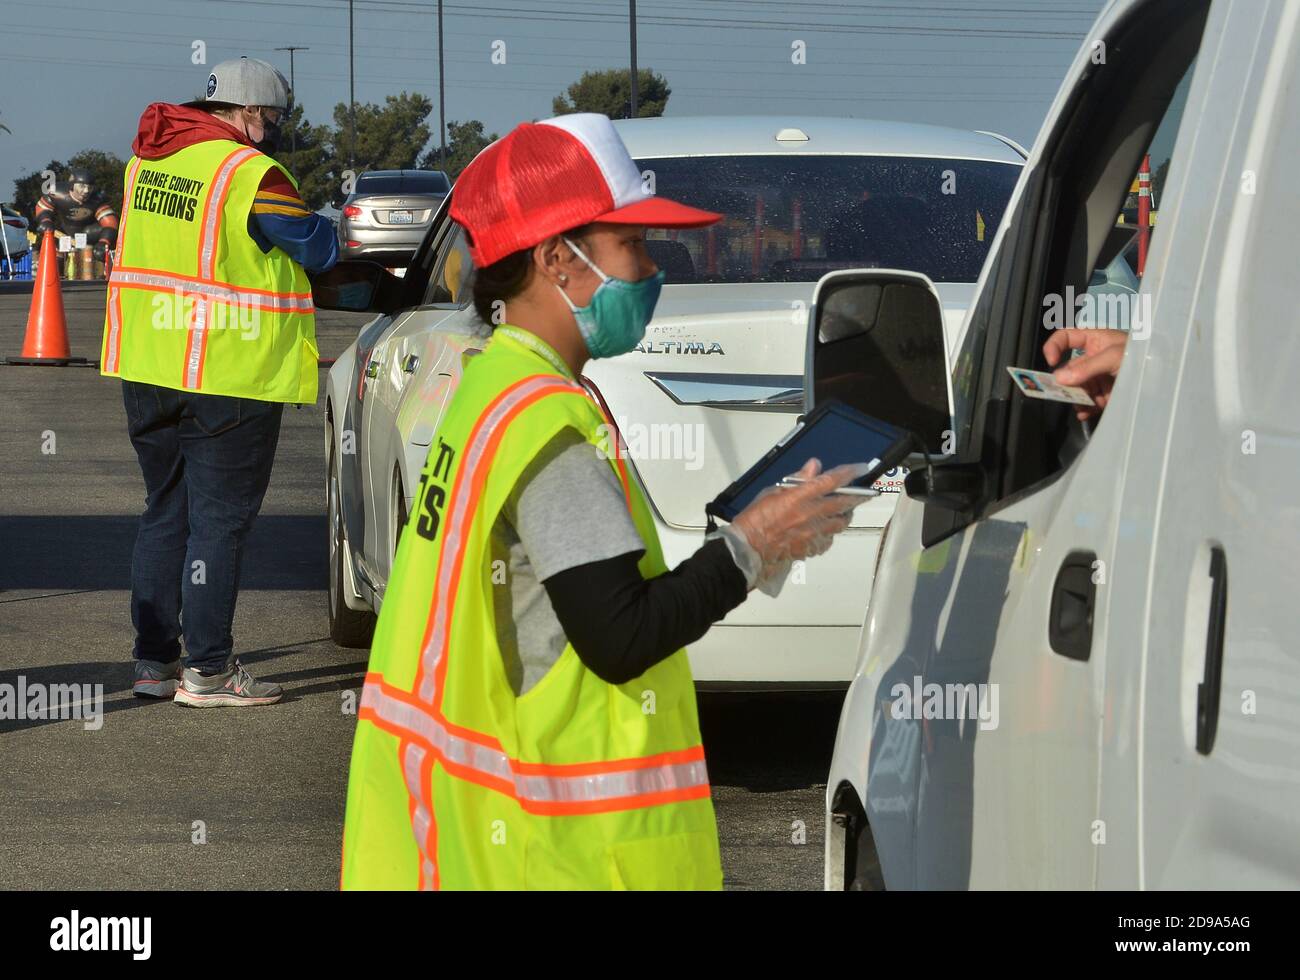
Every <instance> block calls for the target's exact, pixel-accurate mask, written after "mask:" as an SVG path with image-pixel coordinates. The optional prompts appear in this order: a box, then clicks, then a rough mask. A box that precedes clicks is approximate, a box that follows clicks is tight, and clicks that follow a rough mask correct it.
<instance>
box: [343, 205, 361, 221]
mask: <svg viewBox="0 0 1300 980" xmlns="http://www.w3.org/2000/svg"><path fill="white" fill-rule="evenodd" d="M360 216H361V209H360V208H359V207H357V206H356V205H355V204H349V205H348V206H347V207H345V208H344V209H343V217H345V218H359V217H360Z"/></svg>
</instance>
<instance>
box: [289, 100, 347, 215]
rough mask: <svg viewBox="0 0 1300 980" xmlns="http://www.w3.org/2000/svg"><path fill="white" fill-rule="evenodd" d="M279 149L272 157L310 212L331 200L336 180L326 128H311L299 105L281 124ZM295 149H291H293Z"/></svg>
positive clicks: (327, 129) (332, 154)
mask: <svg viewBox="0 0 1300 980" xmlns="http://www.w3.org/2000/svg"><path fill="white" fill-rule="evenodd" d="M281 129H282V130H283V132H282V134H281V136H280V149H279V151H278V152H277V153H276V154H275V158H276V159H277V160H279V161H280V162H281V163H282V164H284V167H285V169H286V170H288V171H289V173H291V174H293V176H294V179H295V180H297V181H298V193H299V194H301V195H302V199H303V200H304V201H306V202H307V207H309V208H311V209H312V210H313V211H316V210H319V209H320V208H322V207H324V206H325V205H326V204H328V203H329V202H330V201H331V200H332V199H333V197H334V189H335V188H336V187H337V186H338V178H337V176H336V175H335V174H334V172H333V165H334V159H333V156H334V150H333V147H332V146H331V145H330V128H329V127H328V126H313V125H311V123H310V122H308V121H307V120H306V119H305V118H304V117H303V111H302V106H300V105H295V106H294V107H293V111H292V112H291V113H290V114H289V117H288V118H287V119H286V120H285V121H284V122H283V123H281ZM295 145H296V146H297V149H296V150H294V149H293V147H294V146H295Z"/></svg>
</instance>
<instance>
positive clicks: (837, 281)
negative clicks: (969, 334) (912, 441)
mask: <svg viewBox="0 0 1300 980" xmlns="http://www.w3.org/2000/svg"><path fill="white" fill-rule="evenodd" d="M828 398H838V399H839V400H840V401H842V402H844V403H845V404H847V405H850V406H852V407H853V408H856V409H857V410H858V411H860V412H863V413H865V414H866V415H870V416H872V417H873V418H877V419H880V420H881V421H882V422H888V423H889V424H891V425H896V426H898V427H899V428H902V429H906V430H908V431H909V432H912V433H914V434H915V435H916V436H917V438H918V439H919V440H920V441H921V443H922V444H923V445H924V446H925V448H926V451H927V452H929V453H930V454H931V455H932V456H942V455H946V453H947V451H950V450H951V446H950V444H949V443H950V440H949V439H947V438H945V436H946V434H947V433H949V432H951V431H952V429H953V425H952V384H951V373H950V371H949V368H948V343H947V338H946V336H945V333H944V326H943V305H942V304H941V303H940V301H939V293H938V291H937V290H936V289H935V288H934V283H933V282H931V281H930V278H929V277H928V276H925V275H923V274H921V273H919V272H903V271H899V270H894V269H862V270H848V271H836V272H831V273H828V274H827V275H825V276H823V277H822V278H821V280H820V281H819V282H818V283H817V288H816V290H815V292H814V293H813V305H812V311H811V315H810V316H809V323H808V345H807V358H806V360H805V362H804V410H805V411H812V409H814V408H815V407H816V406H817V405H819V404H820V403H821V402H823V401H825V400H826V399H828Z"/></svg>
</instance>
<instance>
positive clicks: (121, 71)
mask: <svg viewBox="0 0 1300 980" xmlns="http://www.w3.org/2000/svg"><path fill="white" fill-rule="evenodd" d="M1102 5H1103V4H1102V0H827V2H813V0H639V2H638V3H637V5H636V6H637V20H638V29H637V40H638V63H639V65H640V67H642V68H652V69H654V70H655V71H657V72H659V73H660V74H662V75H664V76H666V77H667V79H668V83H669V86H670V87H671V88H672V97H671V99H670V100H669V103H668V110H667V113H666V114H667V115H669V116H674V115H714V114H746V115H751V114H775V115H780V116H783V117H787V118H788V119H789V120H790V123H791V124H797V122H798V120H799V118H800V117H801V116H806V115H820V116H826V115H832V116H834V115H842V116H854V117H859V118H863V117H876V118H884V119H904V120H914V121H920V122H930V123H937V124H941V125H953V126H962V127H966V128H969V129H992V130H996V131H999V132H1002V133H1004V134H1006V135H1008V136H1010V137H1012V138H1013V139H1016V140H1018V141H1020V142H1022V143H1024V144H1026V145H1028V144H1029V143H1031V142H1032V141H1033V139H1034V137H1035V135H1036V134H1037V132H1038V128H1039V126H1040V124H1041V123H1042V120H1043V116H1044V114H1045V112H1046V111H1047V107H1048V105H1049V104H1050V102H1051V100H1052V98H1053V96H1054V95H1055V93H1056V90H1057V87H1058V86H1059V85H1060V82H1061V78H1062V76H1063V75H1064V73H1065V69H1066V68H1067V67H1068V65H1069V63H1070V60H1071V59H1072V58H1073V56H1074V53H1075V51H1076V50H1077V49H1078V46H1079V43H1080V41H1081V40H1082V38H1083V36H1084V34H1085V33H1086V32H1087V30H1088V28H1089V27H1090V26H1091V24H1092V21H1093V19H1094V18H1095V17H1096V14H1097V12H1098V10H1099V9H1100V8H1101V7H1102ZM436 11H437V2H436V0H356V2H355V22H354V23H355V73H356V97H357V100H358V101H359V102H381V101H382V100H383V97H384V96H385V95H388V94H392V93H397V92H400V91H402V90H409V91H418V92H422V93H424V94H425V95H427V96H429V97H430V98H431V99H432V100H433V103H434V112H433V115H432V116H431V117H430V128H431V130H432V131H433V132H435V133H436V132H437V122H438V110H437V95H438V65H437V41H436ZM444 11H445V12H444V20H443V27H444V32H445V35H444V36H445V42H444V44H445V49H446V58H447V63H446V84H447V87H446V104H447V118H448V119H449V120H452V119H455V120H460V119H466V118H474V119H481V120H482V121H483V122H484V123H485V124H486V126H487V128H488V131H489V132H491V131H496V132H505V131H506V130H508V129H509V128H510V127H511V126H513V125H514V124H515V123H516V122H519V121H520V120H526V119H537V118H544V117H546V116H549V115H551V99H552V97H553V96H555V95H557V94H559V93H560V92H561V91H563V90H564V89H565V88H566V87H567V86H568V84H569V83H570V82H572V81H575V80H576V79H577V78H578V76H579V75H581V74H582V72H583V71H586V70H589V69H603V68H612V67H625V66H626V65H627V63H628V3H627V0H479V2H474V0H460V2H450V0H448V2H446V3H445V4H444ZM797 40H801V41H803V42H805V44H806V60H807V63H806V64H803V65H796V64H793V63H792V59H791V53H792V44H793V43H794V42H795V41H797ZM195 41H203V42H204V44H205V45H206V59H207V65H208V66H211V65H213V64H216V63H217V62H219V61H221V60H223V59H226V58H230V57H237V56H239V55H241V54H246V55H249V56H251V57H259V58H264V59H266V60H268V61H271V62H272V63H273V64H276V65H277V66H278V67H280V69H281V70H282V71H283V72H284V73H285V74H286V75H288V74H289V55H288V53H287V52H284V51H277V50H275V49H276V48H277V47H282V46H285V45H291V44H292V45H305V46H307V47H309V48H310V49H311V50H309V51H299V52H298V53H297V55H296V56H295V60H296V69H297V71H296V79H295V81H296V87H297V97H298V101H299V102H300V103H301V104H302V105H303V106H304V108H305V111H306V114H307V118H308V119H309V120H310V121H311V122H313V123H328V122H330V121H331V115H332V112H333V108H334V105H335V104H336V103H338V102H346V101H347V98H348V3H347V0H282V2H270V0H49V2H45V0H41V2H20V0H0V45H2V46H3V47H2V50H3V54H2V55H0V122H3V123H5V124H6V125H7V126H8V127H9V128H10V129H11V130H12V131H13V132H12V134H6V133H3V132H0V199H4V200H9V199H11V198H12V196H13V180H14V178H15V177H17V176H20V175H21V174H24V173H27V172H30V171H31V170H33V169H35V168H38V167H40V166H42V165H44V164H45V163H46V162H48V161H49V159H50V158H51V157H54V158H58V159H66V158H67V157H68V156H70V155H71V154H72V153H74V152H76V151H77V150H80V149H83V148H86V147H94V148H98V149H103V150H109V151H112V152H115V153H117V154H118V155H120V156H121V157H123V158H124V159H125V158H126V157H127V156H128V155H129V148H130V144H131V139H132V138H133V136H134V135H135V129H136V121H137V119H138V118H139V114H140V111H141V110H142V109H143V108H144V106H145V105H147V104H148V103H149V102H153V101H172V102H181V101H185V100H187V99H190V98H194V97H195V96H197V95H199V94H200V93H201V92H202V89H203V86H204V83H205V81H206V79H207V74H208V70H209V68H208V67H205V66H204V65H196V64H193V63H192V60H191V59H192V57H193V54H192V52H193V50H194V42H195ZM497 41H502V42H504V45H505V46H504V51H505V64H494V63H493V58H492V54H493V47H494V42H497ZM499 49H500V48H499V46H498V50H499ZM498 60H499V59H498ZM435 139H436V137H435Z"/></svg>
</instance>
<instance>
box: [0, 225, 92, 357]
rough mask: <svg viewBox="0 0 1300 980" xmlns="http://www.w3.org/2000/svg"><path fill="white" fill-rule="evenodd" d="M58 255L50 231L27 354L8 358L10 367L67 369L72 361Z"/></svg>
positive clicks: (29, 317)
mask: <svg viewBox="0 0 1300 980" xmlns="http://www.w3.org/2000/svg"><path fill="white" fill-rule="evenodd" d="M57 254H58V253H57V252H56V251H55V249H54V232H52V231H47V232H45V234H44V236H42V240H41V281H40V282H38V283H36V284H35V286H34V287H33V289H32V309H31V312H30V313H29V314H28V315H27V336H26V337H25V338H24V340H23V352H22V355H21V356H19V357H7V358H5V363H7V364H47V365H50V366H52V367H63V366H65V365H67V364H68V363H69V361H70V360H71V359H72V358H71V356H70V355H71V353H72V352H71V350H70V349H69V348H68V320H67V318H66V317H65V316H64V315H63V294H62V293H61V292H60V291H59V270H58V258H57ZM79 360H82V359H80V358H79Z"/></svg>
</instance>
